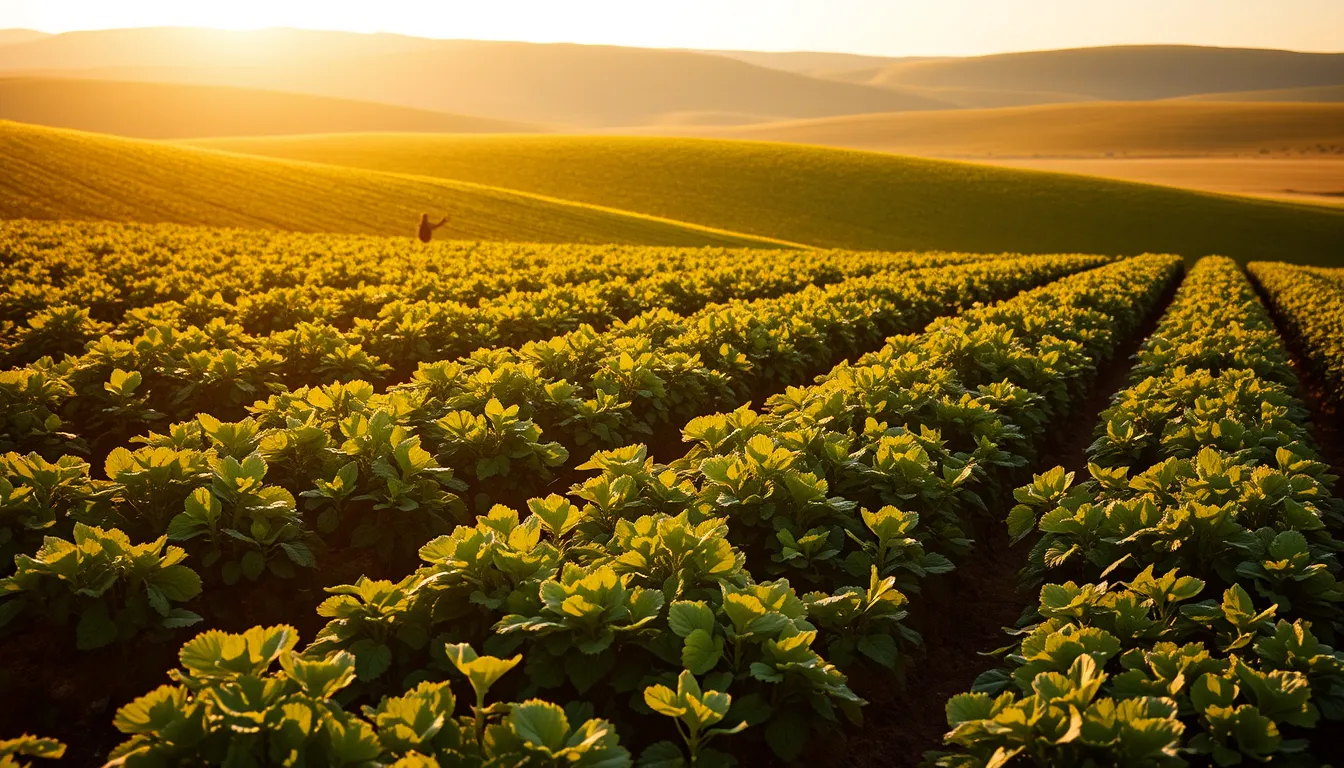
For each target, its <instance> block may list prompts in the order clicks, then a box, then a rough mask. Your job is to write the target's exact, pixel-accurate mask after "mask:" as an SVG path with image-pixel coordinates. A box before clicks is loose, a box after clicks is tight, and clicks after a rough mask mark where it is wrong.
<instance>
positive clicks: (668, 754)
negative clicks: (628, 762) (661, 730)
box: [635, 741, 687, 768]
mask: <svg viewBox="0 0 1344 768" xmlns="http://www.w3.org/2000/svg"><path fill="white" fill-rule="evenodd" d="M635 765H636V766H637V768H685V766H686V765H687V762H686V757H685V756H684V755H682V754H681V747H679V746H677V745H676V744H673V743H672V742H670V741H658V742H654V743H653V744H650V745H649V747H648V749H645V750H644V751H643V752H642V753H640V755H639V762H637V763H635Z"/></svg>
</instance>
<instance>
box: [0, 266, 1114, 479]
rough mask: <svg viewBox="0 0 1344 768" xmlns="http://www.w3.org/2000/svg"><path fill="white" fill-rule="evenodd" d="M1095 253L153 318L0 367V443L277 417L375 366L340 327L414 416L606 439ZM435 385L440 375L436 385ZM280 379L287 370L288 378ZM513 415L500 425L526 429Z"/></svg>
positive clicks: (119, 438)
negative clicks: (399, 312)
mask: <svg viewBox="0 0 1344 768" xmlns="http://www.w3.org/2000/svg"><path fill="white" fill-rule="evenodd" d="M934 258H935V263H936V259H937V258H938V257H934ZM916 263H918V262H916ZM1097 263H1100V260H1099V259H1098V258H1097V257H1058V258H1046V259H1036V258H1033V259H1000V260H991V261H989V262H986V263H985V266H984V267H983V268H977V267H975V266H974V263H973V264H972V265H970V266H966V267H958V268H956V270H954V271H950V272H948V271H939V270H934V271H929V272H926V271H921V270H915V271H912V272H910V273H909V274H908V275H907V274H901V273H889V272H879V273H877V274H875V275H873V276H871V277H861V278H851V279H848V280H845V281H842V282H839V283H835V284H832V285H829V286H825V287H820V288H818V287H809V288H807V289H805V290H803V291H800V292H795V293H791V294H786V295H784V296H781V297H775V298H768V299H760V300H756V301H751V302H730V303H726V304H711V305H709V306H707V307H705V308H704V309H702V310H700V311H699V312H696V313H693V314H691V315H688V316H684V317H683V316H680V315H676V314H674V313H671V312H668V311H664V310H654V311H651V312H648V313H644V314H641V315H638V316H636V317H634V318H632V319H631V320H629V321H621V322H617V323H615V324H614V325H613V326H612V327H610V328H608V329H607V330H606V331H602V332H599V331H597V330H596V329H594V328H593V327H592V326H589V325H579V321H580V320H582V319H583V318H584V316H585V312H586V309H585V307H584V303H583V302H582V301H576V302H575V303H573V304H571V305H570V306H568V307H567V308H564V309H563V310H562V309H554V308H552V309H549V310H545V311H542V310H538V314H539V315H540V316H539V317H538V316H535V315H534V316H528V315H527V314H524V310H528V309H529V307H530V308H531V309H537V307H533V306H531V305H529V304H526V303H522V302H520V303H519V304H517V305H512V304H508V303H503V304H501V305H500V312H499V313H497V314H494V315H487V314H485V313H481V314H479V315H478V316H477V319H478V320H481V321H485V320H489V321H491V322H493V323H494V325H487V324H486V323H485V322H480V323H477V324H475V325H472V324H471V323H468V322H466V321H468V320H470V319H471V318H470V317H469V316H463V315H462V314H460V313H458V312H455V311H453V310H452V309H451V308H445V307H443V306H442V305H440V306H439V307H438V309H439V310H441V311H437V312H428V313H426V314H411V315H409V316H404V317H400V318H390V319H388V320H387V322H385V323H380V324H368V325H365V326H363V327H361V328H357V329H356V330H355V331H352V332H350V333H349V334H342V333H340V332H338V331H336V330H335V329H333V328H331V327H329V326H319V325H313V324H302V325H301V326H300V327H299V328H298V329H296V330H295V331H290V332H281V333H278V334H274V335H272V336H269V337H263V338H261V339H256V338H253V337H249V336H247V335H246V334H243V333H241V332H240V331H239V329H237V328H236V327H230V326H226V325H223V324H219V323H212V324H209V325H207V326H206V327H205V328H194V327H192V328H187V329H185V330H178V329H174V328H172V327H171V326H162V327H155V328H152V329H150V330H149V331H148V332H147V333H145V334H144V335H142V336H140V337H138V338H136V339H134V340H131V341H119V340H115V339H112V338H110V337H105V338H103V339H100V340H99V341H97V342H95V343H93V344H91V345H90V347H89V349H88V351H86V352H85V353H84V354H83V355H81V356H80V357H78V358H73V357H68V358H66V359H65V360H63V361H61V362H60V363H54V362H50V361H46V360H43V361H40V362H39V363H37V364H34V365H32V366H28V367H26V368H24V369H19V370H16V371H12V372H7V373H4V374H0V404H3V405H4V406H5V409H4V415H3V416H0V449H10V450H19V451H39V452H41V453H42V454H43V455H45V456H47V457H49V458H50V457H54V456H57V455H61V454H71V453H77V452H81V451H88V452H90V453H91V454H92V455H93V456H94V457H95V458H97V457H101V456H102V455H103V454H104V453H105V452H106V451H107V450H108V449H109V448H110V447H112V446H115V445H120V444H123V443H124V442H125V441H126V440H127V439H129V438H130V437H131V436H132V435H136V434H138V433H142V432H143V431H144V430H145V429H147V428H149V427H150V426H154V425H158V424H163V423H165V422H167V423H172V422H177V421H180V420H183V419H189V418H191V417H192V416H193V415H194V414H196V413H208V414H211V415H214V416H216V417H217V418H220V419H223V420H224V421H231V420H233V419H237V418H239V417H241V416H243V415H244V414H245V413H246V412H247V409H248V406H249V405H250V404H252V403H254V402H256V401H257V400H259V399H262V400H264V399H266V398H267V397H268V396H270V398H271V403H270V405H269V406H257V407H260V408H263V412H267V413H275V414H276V415H277V416H278V417H280V418H283V417H284V415H285V413H284V412H285V411H286V410H288V409H289V408H290V406H289V405H288V403H290V402H292V401H295V400H297V401H302V400H303V399H304V398H305V397H306V396H307V395H306V394H304V393H305V392H306V390H305V389H303V387H305V386H308V385H321V384H326V383H329V382H363V381H366V380H369V379H375V380H376V379H377V378H378V376H379V375H380V374H383V373H387V372H388V367H389V366H388V365H387V364H386V363H384V362H382V360H380V359H379V358H378V357H376V356H374V355H371V354H370V353H369V352H368V351H366V349H365V346H364V345H361V344H358V343H353V342H352V341H351V338H355V339H361V340H362V341H364V342H365V344H366V345H367V346H368V347H369V348H371V349H374V350H378V351H379V352H382V353H383V354H384V355H386V356H388V357H389V358H390V359H392V360H394V361H396V362H397V363H398V367H399V369H400V370H406V369H408V368H409V369H411V370H414V366H415V365H417V364H419V365H420V366H421V370H420V371H418V372H416V373H415V375H414V380H415V381H416V382H420V384H421V385H422V386H419V387H415V386H414V384H413V387H414V388H416V389H422V390H426V391H428V393H429V395H430V396H435V397H438V399H439V400H440V401H442V402H444V404H445V405H451V406H452V407H448V408H440V410H441V411H442V413H439V414H437V415H436V416H434V417H433V418H428V419H425V421H426V422H432V421H435V420H437V419H438V418H441V417H443V416H445V415H447V414H448V413H449V412H451V411H465V410H470V411H472V412H473V413H475V414H476V415H478V416H483V413H484V407H485V406H486V405H487V404H488V402H489V400H490V399H491V398H492V397H493V398H496V399H498V400H499V401H500V402H501V403H502V404H503V405H504V406H505V407H508V406H510V405H517V406H519V407H520V408H526V409H527V413H523V414H522V415H521V417H520V419H521V420H522V421H526V420H528V419H532V417H531V416H530V415H529V414H530V413H531V412H532V411H534V410H539V411H542V412H546V413H550V414H552V415H553V416H554V417H555V418H554V419H553V420H552V421H550V422H545V420H543V419H536V421H537V422H538V424H539V425H540V426H541V428H542V429H550V428H551V427H552V426H554V427H556V428H561V427H564V428H566V431H568V432H571V433H574V439H573V441H572V442H570V443H568V444H567V445H568V446H569V447H571V448H572V447H575V446H581V445H584V444H587V443H589V442H591V441H593V440H596V441H597V444H599V445H603V444H606V445H621V444H623V442H622V441H623V439H624V436H625V435H628V434H629V431H628V430H629V429H636V430H638V429H643V428H644V427H641V426H639V424H638V423H636V424H631V423H630V422H631V421H632V418H633V420H634V421H636V422H640V423H645V422H649V421H650V419H654V418H656V417H657V415H658V413H659V412H662V411H667V410H668V408H669V403H670V404H671V406H675V405H676V404H678V403H681V404H683V405H689V406H696V405H700V406H707V407H709V408H715V407H721V406H720V401H719V400H717V399H715V398H716V396H717V395H720V394H724V393H730V392H742V391H743V390H744V388H748V387H750V386H751V385H754V384H756V383H758V382H777V383H779V384H786V383H790V382H793V381H794V379H795V377H796V376H798V375H804V374H806V373H807V372H808V371H809V370H813V369H816V368H818V367H820V368H821V369H824V367H825V366H826V365H829V364H830V363H831V362H833V359H834V358H833V357H832V356H833V355H839V354H846V353H852V352H854V351H861V350H863V349H866V348H872V346H874V345H875V344H876V343H878V342H880V340H881V338H882V337H883V336H885V335H886V334H888V333H892V332H896V331H902V330H910V329H912V328H917V327H919V324H922V323H924V322H927V321H928V320H930V319H932V317H934V316H936V315H937V314H938V313H940V312H943V311H955V310H956V309H957V308H958V307H959V306H963V305H965V304H968V303H970V302H973V301H976V300H981V299H984V298H1001V297H1002V296H1003V295H1005V294H1003V293H996V291H1008V292H1009V293H1011V292H1015V291H1017V290H1019V289H1021V288H1022V287H1027V286H1030V285H1033V284H1035V283H1036V282H1038V281H1039V280H1042V279H1049V278H1051V277H1053V276H1058V275H1060V274H1064V273H1066V272H1068V271H1072V270H1076V269H1081V268H1084V267H1086V266H1090V265H1095V264H1097ZM1022 265H1038V266H1035V267H1033V268H1031V269H1021V266H1022ZM957 270H959V271H957ZM963 275H964V276H965V277H961V276H963ZM907 294H908V296H907ZM597 301H598V303H599V304H600V303H601V302H600V299H598V300H597ZM939 302H942V303H939ZM457 306H460V305H457ZM944 307H946V309H944ZM566 313H568V314H566ZM575 325H578V326H579V327H578V328H576V329H575V330H573V331H570V332H569V333H565V334H563V335H561V336H557V337H553V338H549V339H548V340H546V341H536V342H529V343H527V344H524V345H522V346H521V347H520V348H518V349H512V348H507V347H503V348H499V347H496V348H488V349H478V346H479V344H478V343H479V342H482V341H487V340H489V339H497V338H499V335H500V333H501V332H502V333H505V334H507V336H508V338H509V339H511V340H518V339H528V338H537V339H547V338H548V337H549V336H551V334H552V333H553V332H554V331H555V330H561V329H564V328H566V327H573V326H575ZM856 345H859V346H856ZM473 350H476V351H475V352H473ZM469 354H470V357H467V355H469ZM436 361H437V362H436ZM604 374H605V375H604ZM394 380H395V379H394ZM444 386H451V388H452V389H453V391H451V392H439V390H442V389H443V387H444ZM290 387H298V388H299V389H298V390H296V392H297V394H295V393H294V392H291V390H290V389H289V388H290ZM669 387H670V388H672V390H673V391H672V392H671V393H670V394H668V395H667V396H666V397H665V396H664V392H663V390H665V389H668V388H669ZM464 389H465V390H467V391H468V392H470V391H479V390H481V389H485V390H489V391H490V394H489V395H488V396H486V397H484V398H482V399H480V400H479V402H473V403H471V404H452V403H448V402H447V399H448V398H449V397H453V398H457V397H459V395H461V394H462V392H461V390H464ZM355 391H358V392H367V393H368V394H372V391H373V388H372V387H371V386H370V385H368V384H363V383H360V384H358V385H357V386H356V390H355ZM272 393H277V394H272ZM724 396H726V394H724ZM706 398H709V399H708V400H706ZM632 408H634V409H635V410H652V411H653V413H646V414H644V415H642V416H639V415H636V416H634V417H632V416H631V415H630V414H627V413H626V412H627V411H630V410H631V409H632ZM276 409H279V412H278V413H277V412H276ZM254 410H255V408H254ZM421 415H422V416H423V415H424V414H423V413H422V414H421ZM673 415H676V414H675V413H674V414H673ZM687 418H689V416H688V417H687ZM513 421H514V422H515V423H514V424H513V425H512V426H509V427H508V429H513V428H516V429H522V430H526V429H528V428H527V427H524V426H522V425H519V424H517V422H518V421H519V420H513ZM683 422H684V419H683V420H682V421H681V422H674V423H683ZM500 429H505V427H503V426H501V427H500ZM494 431H495V432H498V431H499V429H495V430H494ZM505 431H507V429H505ZM482 439H484V440H492V439H495V438H492V437H489V436H482ZM613 441H615V442H613ZM520 458H522V457H520Z"/></svg>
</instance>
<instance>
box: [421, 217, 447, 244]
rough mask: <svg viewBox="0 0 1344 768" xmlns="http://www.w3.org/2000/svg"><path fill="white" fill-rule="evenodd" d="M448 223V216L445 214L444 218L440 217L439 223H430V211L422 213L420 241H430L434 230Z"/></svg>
mask: <svg viewBox="0 0 1344 768" xmlns="http://www.w3.org/2000/svg"><path fill="white" fill-rule="evenodd" d="M447 223H448V217H447V216H444V217H443V218H442V219H439V223H438V224H430V223H429V214H428V213H422V214H420V242H422V243H428V242H429V241H430V240H433V239H434V230H436V229H438V228H439V227H442V226H443V225H444V224H447Z"/></svg>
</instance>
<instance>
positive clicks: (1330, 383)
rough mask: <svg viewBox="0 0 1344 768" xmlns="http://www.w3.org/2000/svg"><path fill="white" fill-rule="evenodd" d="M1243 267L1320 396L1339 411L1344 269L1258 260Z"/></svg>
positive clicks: (1343, 393)
mask: <svg viewBox="0 0 1344 768" xmlns="http://www.w3.org/2000/svg"><path fill="white" fill-rule="evenodd" d="M1248 269H1249V271H1250V273H1251V277H1253V278H1254V279H1255V281H1256V282H1257V283H1259V284H1260V286H1261V288H1263V289H1264V291H1265V296H1266V298H1267V299H1268V301H1269V305H1270V307H1271V308H1272V309H1273V310H1274V314H1275V315H1276V316H1277V317H1278V318H1279V322H1280V323H1282V325H1283V328H1284V331H1285V332H1286V333H1287V334H1288V336H1289V338H1290V339H1291V340H1292V341H1294V342H1296V344H1297V346H1298V348H1299V349H1301V350H1302V356H1303V362H1304V363H1305V364H1306V366H1307V367H1308V369H1309V370H1310V371H1311V372H1312V374H1313V375H1314V376H1315V378H1316V380H1317V381H1319V382H1320V383H1321V387H1322V389H1324V392H1323V393H1322V394H1324V395H1325V397H1326V398H1328V399H1329V400H1330V401H1331V402H1332V403H1334V405H1335V406H1336V408H1337V409H1340V412H1341V413H1344V270H1322V269H1309V268H1305V267H1298V266H1294V265H1291V264H1283V263H1278V262H1263V261H1260V262H1252V263H1251V264H1250V265H1249V267H1248Z"/></svg>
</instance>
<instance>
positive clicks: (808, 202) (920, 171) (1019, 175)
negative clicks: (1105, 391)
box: [203, 134, 1344, 263]
mask: <svg viewBox="0 0 1344 768" xmlns="http://www.w3.org/2000/svg"><path fill="white" fill-rule="evenodd" d="M203 144H204V145H206V146H212V147H221V148H227V149H230V150H233V151H238V152H254V153H257V154H264V155H273V156H278V157H289V158H295V159H302V160H310V161H320V162H328V163H333V164H340V165H349V166H356V167H364V168H371V169H378V170H385V171H392V172H396V171H408V170H415V171H416V172H418V173H424V174H432V175H437V176H441V177H444V178H452V179H462V180H469V181H474V182H478V183H482V184H489V185H492V186H499V187H507V188H511V189H521V190H527V191H530V192H535V193H539V194H544V195H548V196H555V197H561V198H565V199H569V200H579V201H583V202H587V203H592V204H595V205H603V206H612V207H620V208H622V209H626V210H634V211H639V212H641V213H646V214H650V215H654V216H660V217H666V218H671V219H675V220H678V221H691V222H696V223H698V224H703V225H706V226H711V227H715V228H719V229H728V230H731V231H735V232H748V233H753V234H759V235H765V236H769V237H778V238H782V239H785V240H789V241H792V242H798V243H805V244H808V245H817V246H833V247H849V248H877V249H892V250H930V249H934V250H937V249H946V250H967V251H1004V250H1010V251H1013V250H1015V251H1024V252H1038V253H1040V252H1059V251H1073V252H1096V253H1140V252H1144V251H1166V252H1174V253H1181V254H1184V255H1186V256H1190V257H1193V256H1198V255H1202V254H1208V253H1222V254H1226V255H1229V256H1235V257H1238V258H1242V259H1246V258H1261V257H1262V256H1263V255H1268V254H1275V257H1276V258H1280V259H1284V258H1287V259H1296V260H1301V261H1304V262H1315V263H1341V262H1344V209H1341V210H1335V209H1327V208H1318V207H1313V206H1304V205H1291V204H1283V203H1274V202H1261V201H1255V200H1243V199H1237V198H1232V197H1223V196H1216V195H1209V194H1201V193H1195V192H1186V191H1182V190H1177V189H1171V188H1166V187H1155V186H1147V185H1141V184H1130V183H1125V182H1114V181H1107V180H1103V179H1096V178H1091V177H1084V176H1070V175H1061V174H1048V173H1035V172H1030V171H1016V170H1006V169H1000V168H992V167H988V166H983V165H972V164H969V163H957V162H948V161H936V160H919V159H914V158H908V157H897V156H893V155H884V154H876V153H869V152H855V151H847V150H836V149H824V148H819V147H807V146H799V145H787V144H771V143H762V142H736V141H734V142H730V141H710V140H702V139H669V138H635V137H592V136H587V137H583V136H499V137H491V136H474V137H453V136H430V135H418V136H410V135H395V134H385V135H365V136H360V135H353V134H349V135H344V136H318V137H293V138H277V139H222V140H218V141H210V142H203Z"/></svg>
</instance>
